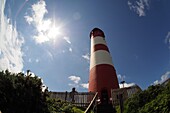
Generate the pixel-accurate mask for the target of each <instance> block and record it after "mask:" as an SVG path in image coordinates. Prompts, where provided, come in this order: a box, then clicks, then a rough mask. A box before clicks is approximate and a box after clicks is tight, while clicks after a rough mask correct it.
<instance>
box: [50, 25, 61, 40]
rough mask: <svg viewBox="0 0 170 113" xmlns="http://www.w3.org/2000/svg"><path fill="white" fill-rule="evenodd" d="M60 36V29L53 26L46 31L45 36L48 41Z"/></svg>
mask: <svg viewBox="0 0 170 113" xmlns="http://www.w3.org/2000/svg"><path fill="white" fill-rule="evenodd" d="M61 35H62V32H61V28H60V27H59V26H58V27H56V26H55V25H52V27H51V28H49V29H48V34H47V36H48V37H49V38H50V39H55V38H57V37H58V36H61Z"/></svg>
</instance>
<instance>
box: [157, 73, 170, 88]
mask: <svg viewBox="0 0 170 113" xmlns="http://www.w3.org/2000/svg"><path fill="white" fill-rule="evenodd" d="M169 76H170V71H167V72H166V73H165V74H163V75H162V76H161V80H156V81H154V85H157V84H162V83H163V82H165V81H166V80H167V79H168V78H169Z"/></svg>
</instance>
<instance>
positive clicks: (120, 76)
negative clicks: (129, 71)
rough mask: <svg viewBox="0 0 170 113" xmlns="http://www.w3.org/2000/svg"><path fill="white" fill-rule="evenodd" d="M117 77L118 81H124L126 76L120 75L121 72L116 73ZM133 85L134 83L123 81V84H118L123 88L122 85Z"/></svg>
mask: <svg viewBox="0 0 170 113" xmlns="http://www.w3.org/2000/svg"><path fill="white" fill-rule="evenodd" d="M117 77H118V79H119V81H121V82H122V81H124V82H125V78H126V76H125V75H121V74H118V75H117ZM134 85H135V83H126V82H125V83H124V84H119V87H120V88H123V87H131V86H134Z"/></svg>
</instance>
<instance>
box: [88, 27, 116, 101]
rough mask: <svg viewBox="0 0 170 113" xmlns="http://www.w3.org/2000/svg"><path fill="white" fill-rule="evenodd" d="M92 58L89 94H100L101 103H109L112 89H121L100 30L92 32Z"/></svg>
mask: <svg viewBox="0 0 170 113" xmlns="http://www.w3.org/2000/svg"><path fill="white" fill-rule="evenodd" d="M90 38H91V56H90V75H89V92H98V96H99V98H100V99H101V101H102V102H103V101H107V102H108V101H109V98H110V97H111V89H117V88H119V84H118V79H117V75H116V70H115V68H114V66H113V63H112V58H111V55H110V52H109V49H108V47H107V44H106V41H105V35H104V32H103V31H102V30H100V29H99V28H94V29H93V30H92V31H91V32H90Z"/></svg>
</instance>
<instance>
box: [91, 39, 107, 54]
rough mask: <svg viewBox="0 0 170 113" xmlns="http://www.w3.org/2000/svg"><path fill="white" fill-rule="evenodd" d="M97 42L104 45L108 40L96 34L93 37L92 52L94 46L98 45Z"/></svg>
mask: <svg viewBox="0 0 170 113" xmlns="http://www.w3.org/2000/svg"><path fill="white" fill-rule="evenodd" d="M97 44H103V45H106V46H107V44H106V41H105V40H104V38H103V37H101V36H96V37H94V38H91V53H92V52H93V50H94V46H95V45H97Z"/></svg>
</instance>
